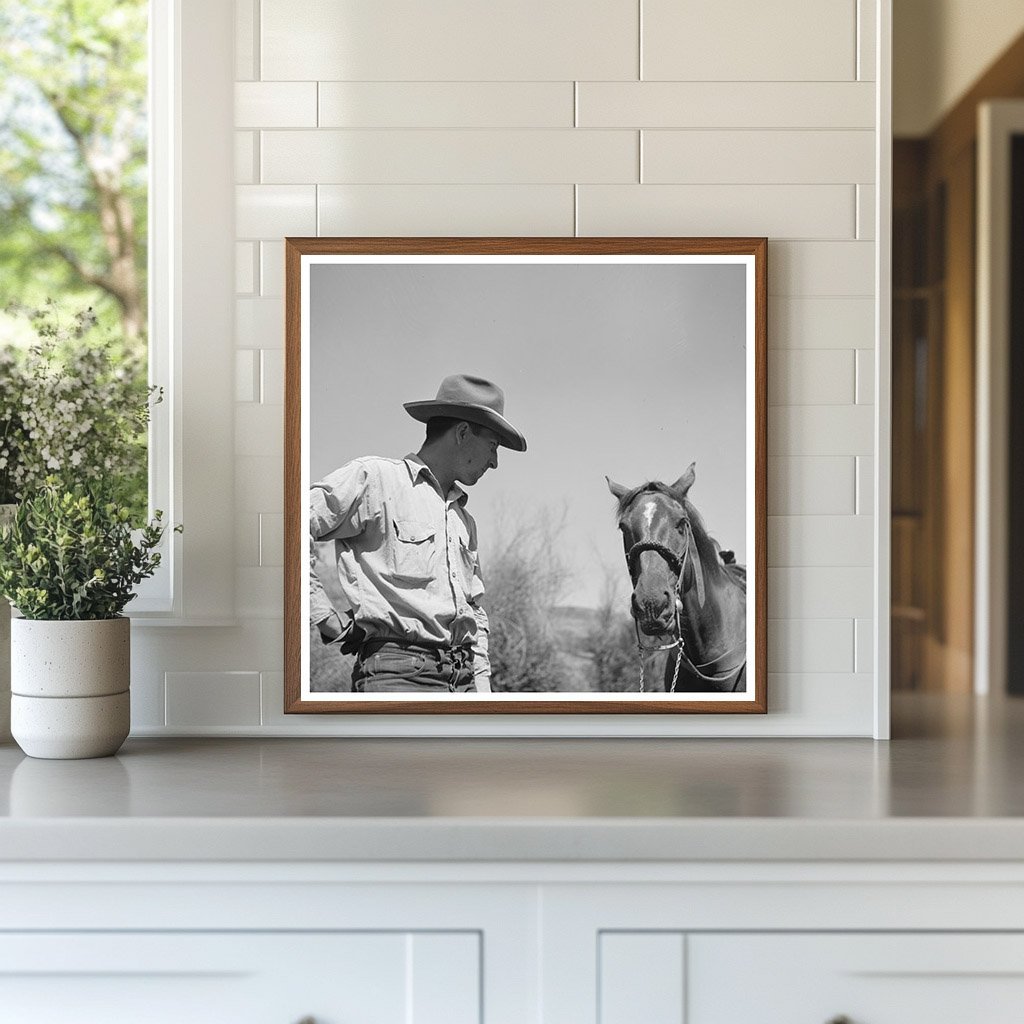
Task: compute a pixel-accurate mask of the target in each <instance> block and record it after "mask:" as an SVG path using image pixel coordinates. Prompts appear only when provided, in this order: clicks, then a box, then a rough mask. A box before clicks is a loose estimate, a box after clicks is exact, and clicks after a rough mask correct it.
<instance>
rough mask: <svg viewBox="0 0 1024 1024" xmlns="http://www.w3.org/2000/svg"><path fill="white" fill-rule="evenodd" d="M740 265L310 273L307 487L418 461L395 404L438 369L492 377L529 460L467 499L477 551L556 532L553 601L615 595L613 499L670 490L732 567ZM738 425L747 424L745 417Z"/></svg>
mask: <svg viewBox="0 0 1024 1024" xmlns="http://www.w3.org/2000/svg"><path fill="white" fill-rule="evenodd" d="M745 274H746V269H745V267H744V266H743V265H741V264H699V265H693V264H654V263H642V264H607V263H604V264H598V263H587V262H579V263H571V264H550V263H549V264H538V263H530V264H522V263H515V264H509V263H505V264H500V265H494V264H480V263H474V264H452V263H444V264H426V263H417V264H407V263H388V264H365V263H363V264H324V263H315V264H314V265H313V266H312V267H311V268H310V294H311V303H310V306H311V308H310V317H309V331H310V359H309V364H310V383H309V412H310V480H311V481H312V480H317V479H319V478H320V477H322V476H324V475H326V474H327V473H329V472H330V471H331V470H333V469H335V468H337V467H338V466H340V465H343V464H344V463H345V462H347V461H348V460H350V459H352V458H355V457H357V456H360V455H386V456H392V457H402V456H404V455H406V454H408V453H409V452H414V451H416V450H417V449H418V448H419V447H420V444H421V443H422V440H423V429H424V428H423V426H422V424H420V423H418V422H417V421H415V420H414V419H412V418H411V417H410V416H409V415H408V413H406V411H405V410H404V409H403V408H402V403H403V402H412V401H423V400H428V399H432V398H433V397H434V395H435V393H436V391H437V387H438V384H439V383H440V382H441V379H442V378H443V377H445V376H446V375H448V374H450V373H469V374H475V375H478V376H481V377H486V378H489V379H490V380H493V381H494V382H495V383H497V384H498V385H499V386H500V387H501V388H502V389H503V390H504V392H505V416H506V418H507V419H508V420H509V421H511V422H512V423H513V424H514V425H515V426H516V427H518V428H519V429H520V430H521V431H522V432H523V433H524V434H525V435H526V439H527V443H528V446H529V447H528V450H527V451H526V452H525V453H518V452H513V451H510V450H509V449H506V448H502V449H500V450H499V465H498V469H497V470H496V471H491V472H489V473H487V474H486V475H485V476H484V477H483V479H482V480H481V481H480V482H479V483H478V484H477V485H476V486H475V487H473V488H470V489H469V494H470V500H469V505H468V508H469V510H470V511H471V512H472V513H473V515H474V517H475V518H476V521H477V525H478V527H479V533H480V548H481V555H482V562H483V570H484V576H485V582H486V574H487V552H488V549H489V548H491V547H493V546H494V545H495V543H496V542H499V541H500V538H501V537H502V536H505V535H507V532H508V531H509V530H510V529H513V528H514V527H515V526H516V525H517V524H520V523H522V524H528V523H530V522H532V521H534V520H535V518H536V517H537V516H543V515H549V516H550V517H552V519H553V520H554V521H563V522H564V525H563V527H562V529H561V532H560V534H559V549H560V553H561V554H562V555H563V557H564V558H565V560H566V561H567V563H568V565H569V567H570V571H571V574H572V579H571V582H570V585H569V586H568V587H567V589H566V593H565V596H564V599H563V602H562V603H563V604H566V605H582V606H585V607H595V606H596V605H597V604H599V603H600V601H601V599H602V596H603V593H604V586H605V577H606V571H608V570H609V569H610V570H611V571H612V572H617V573H620V574H621V582H622V590H621V595H622V601H623V611H625V610H626V608H625V601H626V595H628V593H629V590H630V587H629V586H628V585H627V582H628V581H627V577H626V570H625V566H624V558H623V551H622V543H621V541H620V539H619V533H618V530H617V529H616V526H615V519H614V514H613V513H614V509H615V500H614V498H613V497H612V495H611V494H610V493H609V491H608V487H607V484H606V483H605V475H608V476H610V477H611V478H612V479H613V480H615V481H617V482H618V483H621V484H623V485H625V486H627V487H633V486H635V485H637V484H639V483H641V482H644V481H646V480H664V481H666V482H667V483H671V482H672V481H674V480H676V479H677V478H678V477H679V476H681V475H682V473H683V472H684V471H685V469H686V467H687V466H688V465H689V463H690V462H693V461H696V463H697V470H696V472H697V477H696V483H695V484H694V486H693V489H692V490H691V491H690V498H691V500H692V501H693V503H694V505H695V506H696V507H697V509H698V511H699V512H700V514H701V515H702V516H703V518H704V522H705V524H706V526H707V528H708V530H709V532H710V533H711V534H712V536H714V537H715V538H716V539H717V540H718V541H719V543H720V544H721V545H722V546H723V547H724V548H731V549H732V550H734V551H735V552H736V556H737V561H739V562H741V563H745V561H746V555H747V552H746V533H745V530H746V503H747V496H746V485H745V458H746V455H745V450H746V449H745V425H746V419H745V417H746V415H747V409H746V402H747V397H746V362H745V360H746V351H745V344H746V339H745V334H746V305H745V296H746V292H745V284H746V278H745ZM751 414H752V410H751Z"/></svg>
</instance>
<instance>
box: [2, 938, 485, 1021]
mask: <svg viewBox="0 0 1024 1024" xmlns="http://www.w3.org/2000/svg"><path fill="white" fill-rule="evenodd" d="M480 953H481V942H480V934H479V933H478V932H424V933H420V932H416V933H397V932H396V933H388V932H378V933H365V932H364V933H348V934H345V933H314V934H309V933H294V932H292V933H289V932H283V933H251V932H238V933H226V932H220V933H207V932H178V933H174V934H147V933H131V932H122V933H117V934H111V933H97V932H93V933H88V932H78V933H75V934H65V935H55V934H26V935H17V934H10V933H8V934H6V935H4V936H2V937H0V1006H2V1007H3V1011H2V1018H3V1020H5V1021H6V1020H10V1021H32V1024H82V1022H84V1021H110V1022H111V1024H120V1022H127V1021H146V1022H147V1024H181V1022H183V1021H201V1022H206V1021H216V1022H217V1024H297V1022H298V1021H300V1020H307V1019H310V1020H312V1021H315V1022H316V1024H349V1022H351V1021H359V1024H397V1022H401V1024H406V1022H413V1024H480V1020H481V1015H480V1007H481V991H480Z"/></svg>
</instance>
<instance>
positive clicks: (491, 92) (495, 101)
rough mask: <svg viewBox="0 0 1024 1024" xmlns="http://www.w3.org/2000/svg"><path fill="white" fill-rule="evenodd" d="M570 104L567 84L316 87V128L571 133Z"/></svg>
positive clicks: (323, 84)
mask: <svg viewBox="0 0 1024 1024" xmlns="http://www.w3.org/2000/svg"><path fill="white" fill-rule="evenodd" d="M574 103H575V89H574V86H573V83H572V82H321V83H320V119H319V122H318V124H319V126H320V127H321V128H572V127H573V126H574V121H575V112H574ZM625 127H632V126H631V125H630V126H625Z"/></svg>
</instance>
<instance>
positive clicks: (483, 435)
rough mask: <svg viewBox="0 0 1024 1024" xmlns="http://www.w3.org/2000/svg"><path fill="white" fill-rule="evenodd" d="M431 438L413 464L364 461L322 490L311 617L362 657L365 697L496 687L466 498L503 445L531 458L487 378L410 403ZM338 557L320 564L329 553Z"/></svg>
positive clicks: (313, 530)
mask: <svg viewBox="0 0 1024 1024" xmlns="http://www.w3.org/2000/svg"><path fill="white" fill-rule="evenodd" d="M404 407H405V409H406V411H407V412H408V413H409V415H410V416H412V417H413V419H416V420H419V421H420V422H421V423H425V424H426V426H427V430H426V438H425V440H424V441H423V444H422V446H421V447H420V450H419V451H418V452H417V453H416V454H415V455H407V456H406V457H405V458H404V459H387V458H378V457H374V456H370V457H365V458H359V459H355V460H353V461H352V462H349V463H348V464H347V465H345V466H342V467H341V469H338V470H335V472H333V473H331V474H330V475H329V476H327V477H325V478H324V479H323V480H321V481H319V482H318V483H315V484H313V486H312V489H311V495H310V520H309V532H310V577H309V588H310V595H309V596H310V602H309V603H310V621H311V622H312V623H313V624H314V625H316V626H317V628H318V629H319V631H320V636H321V638H322V639H323V640H324V642H325V643H330V644H334V643H338V644H340V645H341V649H342V650H343V651H345V652H347V653H355V654H356V663H355V666H354V668H353V672H352V684H353V689H354V690H355V691H356V692H359V693H396V692H416V693H421V694H427V693H441V694H447V693H464V692H469V691H476V692H478V693H481V692H490V688H491V685H490V675H491V668H490V662H489V660H488V656H487V641H488V625H487V613H486V612H485V611H484V609H483V607H482V606H481V604H480V598H481V596H482V595H483V592H484V584H483V579H482V576H481V573H480V560H479V557H478V551H477V531H476V523H475V522H474V520H473V517H472V516H471V515H470V514H469V512H468V511H467V510H466V500H467V494H466V491H465V490H464V489H463V487H464V486H467V487H471V486H472V485H473V484H475V483H476V482H477V481H478V480H479V479H480V478H481V477H482V476H483V475H484V473H486V472H487V470H488V469H496V468H497V466H498V448H499V446H504V447H506V448H511V449H512V450H513V451H519V452H523V451H526V439H525V438H524V437H523V435H522V434H521V433H520V432H519V431H518V430H516V428H515V427H513V426H512V424H511V423H509V421H508V420H506V419H505V416H504V411H505V396H504V394H503V393H502V391H501V389H500V388H499V387H497V385H495V384H492V383H491V382H490V381H488V380H484V379H483V378H481V377H471V376H467V375H465V374H454V375H452V376H449V377H446V378H445V379H444V380H443V381H442V382H441V386H440V387H439V388H438V390H437V397H436V398H434V399H433V400H432V401H423V402H407V403H406V404H405V406H404ZM331 541H333V542H334V543H333V544H327V545H326V550H327V551H328V552H329V557H328V558H327V559H326V560H325V559H323V552H324V549H325V543H324V542H331Z"/></svg>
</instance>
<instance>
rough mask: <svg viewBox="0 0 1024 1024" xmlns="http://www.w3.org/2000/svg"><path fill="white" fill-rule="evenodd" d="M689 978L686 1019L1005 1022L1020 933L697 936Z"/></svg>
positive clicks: (1018, 966)
mask: <svg viewBox="0 0 1024 1024" xmlns="http://www.w3.org/2000/svg"><path fill="white" fill-rule="evenodd" d="M687 976H688V980H689V984H688V991H687V1003H688V1009H689V1013H688V1015H687V1017H686V1022H687V1024H720V1022H721V1021H723V1020H734V1021H740V1020H752V1021H757V1022H758V1024H826V1022H827V1021H831V1020H834V1019H835V1018H837V1017H840V1016H845V1017H847V1018H848V1019H849V1020H850V1021H852V1022H854V1024H964V1022H966V1021H970V1024H1007V1022H1008V1021H1013V1020H1019V1019H1020V1008H1021V1006H1024V937H1021V936H1019V935H999V934H994V935H924V934H903V935H900V934H884V935H883V934H875V935H873V934H856V935H833V934H825V935H809V934H799V935H792V934H790V935H763V934H762V935H739V934H732V935H729V934H719V935H708V934H703V935H700V934H697V935H691V936H689V937H688V941H687Z"/></svg>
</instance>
